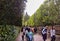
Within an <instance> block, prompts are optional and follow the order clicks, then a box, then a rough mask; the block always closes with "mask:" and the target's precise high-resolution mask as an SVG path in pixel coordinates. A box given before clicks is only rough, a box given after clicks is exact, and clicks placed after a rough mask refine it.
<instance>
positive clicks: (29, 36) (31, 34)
mask: <svg viewBox="0 0 60 41" xmlns="http://www.w3.org/2000/svg"><path fill="white" fill-rule="evenodd" d="M28 41H33V32H32V30H31V29H30V30H29V31H28Z"/></svg>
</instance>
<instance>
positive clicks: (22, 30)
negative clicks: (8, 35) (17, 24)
mask: <svg viewBox="0 0 60 41" xmlns="http://www.w3.org/2000/svg"><path fill="white" fill-rule="evenodd" d="M21 32H22V41H24V35H25V29H24V28H23V27H22V29H21Z"/></svg>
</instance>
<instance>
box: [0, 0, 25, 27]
mask: <svg viewBox="0 0 60 41" xmlns="http://www.w3.org/2000/svg"><path fill="white" fill-rule="evenodd" d="M24 2H25V3H26V0H0V24H2V25H3V24H8V25H17V26H22V15H23V14H22V13H23V12H24V9H25V3H24Z"/></svg>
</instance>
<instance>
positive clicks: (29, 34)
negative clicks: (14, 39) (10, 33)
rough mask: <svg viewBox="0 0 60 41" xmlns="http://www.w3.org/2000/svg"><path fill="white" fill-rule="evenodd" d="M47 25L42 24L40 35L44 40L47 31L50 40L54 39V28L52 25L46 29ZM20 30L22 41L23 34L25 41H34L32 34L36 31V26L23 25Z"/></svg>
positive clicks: (53, 40) (44, 40)
mask: <svg viewBox="0 0 60 41" xmlns="http://www.w3.org/2000/svg"><path fill="white" fill-rule="evenodd" d="M47 27H48V26H44V27H42V29H41V35H42V39H43V41H46V39H47V33H50V36H51V41H55V39H56V35H55V32H56V31H55V28H54V27H53V26H52V28H51V29H50V31H48V30H47ZM21 31H22V41H24V36H25V37H26V41H34V38H33V35H34V34H35V33H37V27H34V29H32V28H31V26H30V27H29V26H26V27H25V26H24V27H22V29H21Z"/></svg>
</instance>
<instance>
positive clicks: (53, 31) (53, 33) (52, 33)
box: [50, 29, 55, 37]
mask: <svg viewBox="0 0 60 41" xmlns="http://www.w3.org/2000/svg"><path fill="white" fill-rule="evenodd" d="M50 34H51V37H52V36H53V35H55V30H52V29H51V30H50Z"/></svg>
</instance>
